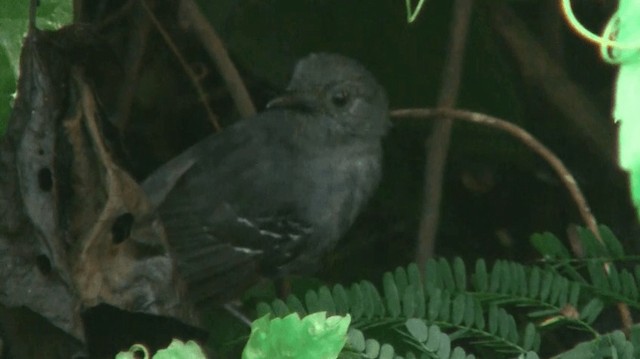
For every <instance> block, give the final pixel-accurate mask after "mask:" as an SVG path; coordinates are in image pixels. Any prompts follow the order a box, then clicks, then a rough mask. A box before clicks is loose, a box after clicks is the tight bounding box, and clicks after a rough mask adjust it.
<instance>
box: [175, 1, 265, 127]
mask: <svg viewBox="0 0 640 359" xmlns="http://www.w3.org/2000/svg"><path fill="white" fill-rule="evenodd" d="M180 10H181V15H182V16H184V18H185V20H186V21H187V22H188V23H189V24H190V25H191V26H193V29H194V30H195V32H196V34H197V35H198V38H199V39H200V41H201V42H202V45H204V48H205V50H207V53H209V56H211V58H212V59H213V61H214V62H215V63H216V66H218V70H219V71H220V75H221V76H222V78H223V79H224V82H225V83H226V84H227V88H228V89H229V93H230V94H231V97H232V98H233V101H234V102H235V104H236V108H237V109H238V112H239V113H240V115H241V116H242V117H249V116H253V115H255V114H256V108H255V106H254V105H253V102H252V101H251V97H250V96H249V92H248V91H247V88H246V87H245V86H244V82H243V81H242V78H241V77H240V74H239V73H238V70H237V69H236V67H235V66H234V65H233V62H232V61H231V58H230V57H229V54H228V53H227V49H225V47H224V44H223V43H222V40H220V37H219V36H218V33H216V31H215V29H214V28H213V26H211V24H210V23H209V21H207V19H206V18H205V17H204V16H203V15H202V12H201V11H200V9H199V8H198V5H197V4H196V3H195V2H194V1H193V0H182V1H181V3H180Z"/></svg>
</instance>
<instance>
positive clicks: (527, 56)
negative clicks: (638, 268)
mask: <svg viewBox="0 0 640 359" xmlns="http://www.w3.org/2000/svg"><path fill="white" fill-rule="evenodd" d="M78 3H79V4H81V5H82V6H81V8H82V10H81V16H80V20H81V22H84V23H87V24H90V25H91V29H92V30H91V34H92V35H91V36H95V39H96V43H97V44H100V45H99V46H100V48H102V49H106V51H104V52H103V53H106V54H107V55H101V56H98V57H97V58H95V59H89V60H88V61H89V63H90V65H91V66H90V68H92V72H94V73H93V75H92V78H93V81H94V85H95V87H96V89H97V92H98V96H99V98H100V102H101V106H102V110H103V111H104V114H105V115H106V118H108V119H109V121H110V122H111V123H112V124H113V125H114V128H115V131H114V137H113V138H114V139H116V140H115V141H114V142H116V143H118V144H119V146H118V147H119V149H120V151H121V152H120V153H121V155H120V161H121V163H122V164H123V165H124V166H125V168H127V169H128V170H129V171H130V172H131V173H132V174H133V175H134V176H135V177H136V178H137V179H139V180H142V179H144V178H145V176H146V175H147V174H149V173H150V172H151V171H152V170H153V169H154V168H156V167H157V166H159V165H160V164H162V163H163V162H164V161H167V160H168V159H170V158H171V157H173V156H175V155H177V154H178V153H180V151H181V150H183V149H185V148H187V147H188V146H190V145H191V144H193V143H195V142H197V141H198V140H199V139H201V138H203V137H204V136H207V135H209V134H210V133H212V132H214V129H213V126H212V125H211V122H210V121H209V120H208V119H207V115H206V112H205V110H204V107H203V106H202V102H201V100H200V98H199V97H198V95H197V93H196V91H195V90H194V86H193V83H192V81H191V80H190V79H189V77H188V76H187V75H186V73H185V71H184V68H183V67H182V66H181V65H180V63H179V61H178V60H177V57H176V54H175V51H173V50H171V49H170V48H169V47H168V46H167V44H166V42H165V40H163V38H162V37H161V36H160V32H159V30H158V27H157V25H156V24H154V23H153V22H152V21H151V20H150V18H149V16H148V12H147V11H146V10H145V9H144V8H143V7H142V6H141V5H140V2H138V1H123V0H91V1H84V2H78ZM573 3H574V11H575V12H576V14H577V16H578V18H579V19H580V20H581V21H582V23H583V24H584V25H585V26H586V27H587V28H589V29H592V30H593V31H599V29H601V28H602V27H603V26H604V24H605V22H606V21H607V19H608V17H609V16H610V15H611V14H612V13H613V11H614V10H615V7H616V6H617V2H616V1H610V0H582V1H574V2H573ZM147 4H148V5H149V7H150V8H151V10H152V11H153V13H154V14H155V16H156V17H157V19H158V20H159V22H160V23H161V24H162V27H163V28H164V30H163V31H165V32H166V33H167V34H168V35H169V36H170V37H171V38H172V39H173V41H174V42H175V44H176V47H177V51H178V52H179V53H180V54H181V55H182V56H183V57H184V58H185V59H186V60H187V63H188V64H189V66H190V67H191V68H192V69H193V70H194V71H195V72H196V73H197V74H198V75H200V76H199V78H198V81H199V83H200V84H201V86H202V87H203V88H204V90H205V93H206V99H207V103H208V104H209V105H210V106H211V108H212V109H213V111H214V113H215V114H216V116H217V117H218V118H219V121H220V122H221V124H222V125H223V127H224V126H226V125H229V124H231V123H233V122H234V121H237V120H238V119H239V115H238V112H237V110H236V108H235V106H234V103H233V101H232V100H231V98H230V96H229V94H228V91H227V90H226V87H225V85H224V82H223V81H222V79H221V77H220V75H219V74H218V70H217V68H216V66H215V64H214V62H213V61H212V59H211V58H210V57H209V56H208V55H207V53H206V51H205V50H204V48H203V46H202V44H201V42H200V41H199V39H198V37H197V36H196V35H195V34H194V32H193V31H192V30H190V29H189V28H188V26H185V24H184V19H183V18H181V10H180V7H179V1H160V0H157V1H151V0H148V1H147ZM199 5H200V7H201V10H202V13H203V14H204V15H205V16H206V17H207V18H208V19H209V20H210V22H211V23H212V25H213V26H214V27H215V29H216V30H217V31H218V33H219V35H220V36H221V38H222V40H223V41H224V43H225V45H226V47H227V49H228V51H229V54H230V56H231V58H232V59H233V61H234V63H235V65H236V66H237V67H238V69H239V71H240V73H241V76H242V78H243V79H244V81H245V83H246V85H247V87H248V88H249V91H250V93H251V95H252V98H253V100H254V102H255V104H256V107H257V108H258V109H262V108H264V105H265V103H266V102H267V101H268V100H269V99H270V98H272V97H274V96H275V95H277V94H278V93H279V92H280V91H282V90H283V88H284V87H285V85H286V83H287V81H288V76H289V74H290V72H291V69H292V66H293V64H294V63H295V61H296V60H297V59H298V58H300V57H302V56H304V55H306V54H308V53H310V52H320V51H323V52H337V53H341V54H344V55H347V56H350V57H353V58H355V59H357V60H359V61H360V62H362V63H363V64H364V65H365V66H366V67H367V68H369V69H370V70H371V72H372V73H374V74H375V76H376V77H377V78H378V79H379V81H380V82H381V83H382V84H383V86H384V87H385V88H386V90H387V92H388V94H389V98H390V103H391V107H392V108H393V109H399V108H406V107H434V106H435V104H436V100H437V98H438V94H439V93H440V91H441V88H442V83H443V81H444V79H443V78H442V72H443V66H444V65H445V61H446V52H447V48H448V44H449V41H450V39H449V32H450V26H451V18H452V1H450V0H429V1H427V3H426V5H425V6H424V8H423V10H422V13H421V14H420V16H419V17H418V19H417V21H416V22H414V23H412V24H408V23H407V21H406V14H405V6H404V3H403V2H402V1H397V0H378V1H366V2H365V1H356V0H324V1H320V0H279V1H274V0H271V1H262V0H261V1H258V0H223V1H204V0H203V1H200V2H199ZM505 22H506V23H509V24H510V25H511V26H516V27H518V26H520V27H519V29H520V30H519V31H515V30H509V29H508V30H504V27H503V26H504V23H505ZM501 24H502V25H501ZM514 24H515V25H514ZM501 29H502V30H501ZM505 31H506V32H505ZM505 33H506V34H510V35H509V36H506V35H505ZM532 44H537V46H541V49H542V50H540V49H538V48H536V47H534V46H533V45H532ZM516 45H517V46H516ZM545 58H546V59H548V60H549V61H548V62H545ZM541 63H542V64H549V63H550V64H552V65H553V66H554V67H555V68H557V69H558V71H556V72H553V71H546V70H545V69H546V68H547V67H549V66H547V65H543V66H542V69H543V71H535V70H534V66H533V65H532V64H541ZM561 80H562V81H565V82H564V83H569V84H572V86H576V88H577V91H578V93H579V95H580V96H581V98H580V99H572V98H569V99H568V100H567V99H566V98H563V100H562V102H559V101H558V100H557V99H558V98H559V97H558V96H557V92H554V91H562V90H561V89H562V87H561V85H560V83H561V82H560V81H561ZM614 81H615V68H614V67H612V66H609V65H606V64H604V63H603V62H602V61H601V60H600V59H599V57H598V53H597V49H596V48H595V47H594V46H592V45H591V44H588V43H586V42H585V41H583V40H582V39H580V38H578V37H577V36H576V35H575V34H574V33H573V32H572V31H571V30H570V29H569V27H568V26H567V24H566V23H565V22H564V20H563V18H562V15H561V13H560V9H559V8H558V2H557V1H556V0H518V1H515V0H514V1H497V0H476V1H475V5H474V8H473V14H472V18H471V22H470V27H469V31H468V39H467V46H466V52H465V55H464V66H463V69H462V82H461V86H460V91H459V97H458V101H457V107H459V108H463V109H469V110H473V111H477V112H481V113H486V114H489V115H493V116H497V117H500V118H503V119H506V120H508V121H510V122H513V123H515V124H518V125H520V126H522V127H523V128H525V129H526V130H528V131H530V132H531V133H532V134H533V135H534V136H536V137H537V138H538V139H539V140H540V141H541V142H543V143H544V144H545V145H547V146H548V147H549V148H550V149H551V150H553V151H554V152H555V153H556V155H557V156H558V157H559V158H561V159H562V160H563V161H564V162H565V164H566V165H567V167H568V168H569V169H570V170H571V172H572V173H573V174H574V176H575V177H576V178H577V180H578V184H579V186H580V187H581V188H582V190H583V191H584V193H585V195H586V197H587V200H588V201H589V204H590V205H591V207H592V210H593V213H594V215H595V216H596V218H597V219H598V221H599V222H600V223H603V224H606V225H608V226H610V227H611V228H612V229H613V231H614V233H616V234H617V235H618V236H619V237H620V239H621V240H622V241H623V243H624V244H625V245H626V247H627V248H628V250H629V252H635V249H636V247H637V241H636V240H635V238H636V236H637V233H638V226H637V221H636V216H635V213H634V211H633V209H632V207H631V204H630V201H629V199H628V196H629V190H628V184H627V181H628V179H627V176H626V174H624V173H623V172H621V171H620V170H619V169H618V168H617V165H616V163H615V153H616V151H617V149H616V144H615V136H616V130H615V126H614V125H613V122H612V120H611V116H610V109H611V100H612V86H613V84H614ZM584 100H586V101H587V103H588V104H589V106H588V108H584V106H583V105H584ZM584 111H588V112H589V113H590V114H591V115H592V118H593V119H595V120H596V126H592V125H589V124H587V123H586V122H585V123H581V122H580V121H581V119H580V114H581V113H583V112H584ZM576 118H578V119H577V122H576ZM394 122H395V123H394V127H393V129H392V131H391V132H390V134H389V135H388V137H387V138H386V141H385V166H384V178H383V181H382V184H381V186H380V189H379V191H378V192H377V194H376V196H375V198H374V199H373V200H372V201H371V203H370V205H369V206H368V208H367V209H366V211H364V213H363V214H362V215H361V216H360V218H359V219H358V221H357V223H356V225H355V226H354V227H353V228H352V230H351V231H350V232H349V234H348V235H347V237H346V238H345V240H344V241H343V242H342V243H341V244H340V245H339V247H338V248H336V250H335V251H334V252H333V253H331V254H330V255H329V256H328V258H327V265H326V266H325V270H324V271H323V272H322V273H318V275H317V278H318V281H320V282H324V283H343V284H348V283H350V282H352V281H355V280H359V279H370V280H372V281H374V282H375V283H377V282H378V281H379V278H380V277H381V275H382V273H383V272H385V271H388V270H391V269H393V268H395V267H396V266H399V265H406V264H407V263H409V262H411V261H412V260H413V259H414V258H415V255H416V254H415V248H416V238H417V232H418V227H419V223H420V221H421V218H420V216H421V206H422V204H423V203H422V198H423V192H424V168H425V141H426V140H427V139H428V138H429V135H430V133H431V129H432V126H433V120H396V121H394ZM585 132H586V133H588V135H587V136H585V135H584V133H585ZM594 138H595V139H597V140H593V139H594ZM444 178H445V180H444V188H443V189H442V190H443V201H442V205H441V216H440V222H439V230H438V235H437V243H436V255H437V256H444V257H449V258H450V257H454V256H460V257H463V258H464V259H469V260H472V259H475V258H479V257H483V258H485V259H487V260H488V261H492V260H494V259H497V258H505V259H513V260H518V261H524V262H527V261H531V260H534V259H535V258H534V257H533V251H532V250H531V247H530V245H529V243H528V238H529V236H530V235H531V234H532V233H535V232H540V231H550V232H553V233H556V234H557V235H559V236H560V237H565V234H564V233H565V231H566V229H567V228H568V226H570V225H571V224H576V223H578V224H579V223H581V219H580V217H579V216H578V211H577V209H576V207H575V205H574V203H573V202H572V201H571V199H570V197H569V195H568V193H567V191H566V190H565V188H564V187H562V185H561V183H560V181H559V180H558V179H557V177H556V175H555V173H554V172H553V171H552V170H551V169H550V168H549V167H548V165H547V164H546V163H545V162H544V161H543V160H541V159H540V158H539V157H537V155H535V154H534V153H532V152H531V151H530V150H529V149H527V148H526V147H525V146H523V145H522V144H521V143H519V142H518V141H517V140H516V139H513V138H511V137H509V136H508V135H505V134H503V133H500V132H498V131H496V130H495V129H491V128H485V127H481V126H478V125H471V124H466V123H456V124H454V130H453V133H452V141H451V147H450V149H449V157H448V160H447V162H446V169H445V173H444ZM427 200H428V199H427ZM318 281H316V280H308V279H307V280H303V281H300V282H294V291H295V290H297V289H296V288H298V287H296V285H299V286H300V288H304V287H306V286H314V285H315V284H316V283H318ZM255 293H258V294H255ZM254 294H255V295H257V296H258V297H260V296H262V295H264V293H263V292H261V291H260V290H255V291H254ZM226 329H228V327H226ZM243 330H246V329H243ZM225 332H226V333H227V335H228V336H229V337H233V335H232V334H229V332H230V331H229V330H225ZM217 340H219V341H224V338H223V335H222V334H220V335H218V336H217Z"/></svg>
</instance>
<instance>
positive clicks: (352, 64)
mask: <svg viewBox="0 0 640 359" xmlns="http://www.w3.org/2000/svg"><path fill="white" fill-rule="evenodd" d="M388 106H389V105H388V101H387V96H386V93H385V91H384V89H383V88H382V86H380V85H379V84H378V83H377V82H376V80H375V78H374V77H373V75H371V73H370V72H369V71H367V70H366V69H365V68H364V67H363V66H362V65H360V64H359V63H357V62H356V61H354V60H352V59H349V58H347V57H344V56H341V55H335V54H326V53H318V54H312V55H309V56H307V57H305V58H303V59H301V60H300V61H299V62H298V63H297V65H296V67H295V70H294V72H293V77H292V79H291V82H289V85H288V87H287V91H286V93H285V94H284V95H283V96H280V97H278V98H276V99H274V100H272V101H271V102H269V104H268V105H267V107H268V108H270V109H272V108H280V109H287V110H291V111H296V112H300V113H306V114H309V115H312V116H307V118H309V119H311V118H317V119H318V120H319V121H326V123H323V124H318V125H321V126H323V127H324V126H326V128H327V129H328V130H329V132H330V133H333V134H343V135H348V136H353V137H364V138H372V137H373V138H380V137H381V136H382V135H384V134H385V133H386V131H387V129H388V127H389V124H390V122H389V107H388Z"/></svg>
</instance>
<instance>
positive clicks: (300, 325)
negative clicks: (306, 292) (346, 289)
mask: <svg viewBox="0 0 640 359" xmlns="http://www.w3.org/2000/svg"><path fill="white" fill-rule="evenodd" d="M350 322H351V317H350V316H349V315H347V316H345V317H342V316H337V315H336V316H331V317H328V318H327V313H326V312H319V313H314V314H310V315H308V316H306V317H304V318H302V319H301V318H300V316H299V315H298V314H297V313H293V314H290V315H288V316H286V317H284V318H273V319H270V318H269V316H264V317H262V318H260V319H257V320H255V321H254V322H253V324H252V325H251V337H250V338H249V342H248V343H247V345H246V347H245V348H244V351H243V352H242V358H243V359H262V358H282V359H285V358H296V359H321V358H322V359H332V358H337V357H338V354H339V353H340V350H342V347H343V346H344V344H345V342H346V340H347V329H348V327H349V323H350Z"/></svg>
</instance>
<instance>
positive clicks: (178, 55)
mask: <svg viewBox="0 0 640 359" xmlns="http://www.w3.org/2000/svg"><path fill="white" fill-rule="evenodd" d="M140 4H142V7H143V8H144V10H145V11H146V13H147V15H149V18H150V19H151V21H152V22H153V24H154V25H155V27H156V29H158V32H159V33H160V35H162V38H163V39H164V41H165V43H166V44H167V46H169V48H170V49H171V51H172V52H173V54H174V55H175V56H176V58H177V59H178V61H179V62H180V65H182V68H183V69H184V72H185V73H186V74H187V76H189V79H190V80H191V83H192V84H193V87H195V89H196V91H197V92H198V98H200V101H201V102H202V105H203V106H204V109H205V111H206V112H207V117H208V118H209V121H210V122H211V124H212V125H213V128H214V129H215V130H216V132H219V131H220V130H221V129H222V127H220V124H219V123H218V116H216V115H215V114H214V113H213V110H211V107H210V106H209V102H208V101H207V95H206V93H205V91H204V89H203V88H202V85H201V84H200V81H198V76H197V75H196V74H195V72H194V71H193V69H192V68H191V67H190V66H189V64H188V63H187V60H186V59H185V58H184V56H182V54H181V53H180V51H179V50H178V47H177V46H176V44H175V43H174V42H173V40H172V39H171V36H169V34H168V33H167V31H166V30H165V29H164V27H163V26H162V24H161V23H160V21H159V20H158V18H157V17H156V16H155V15H154V14H153V11H151V8H149V5H148V4H147V1H146V0H140Z"/></svg>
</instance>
